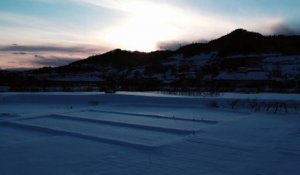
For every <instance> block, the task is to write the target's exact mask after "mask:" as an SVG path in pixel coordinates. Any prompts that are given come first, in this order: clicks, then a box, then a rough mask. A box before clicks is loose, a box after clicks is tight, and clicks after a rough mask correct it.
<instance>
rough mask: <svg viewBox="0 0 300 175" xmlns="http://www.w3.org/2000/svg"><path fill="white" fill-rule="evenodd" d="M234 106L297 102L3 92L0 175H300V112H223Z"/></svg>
mask: <svg viewBox="0 0 300 175" xmlns="http://www.w3.org/2000/svg"><path fill="white" fill-rule="evenodd" d="M235 99H239V100H251V99H252V100H257V101H265V100H267V101H280V102H288V101H291V100H292V101H295V102H299V99H300V95H299V94H274V93H262V94H239V93H224V94H221V95H220V96H216V97H203V96H200V97H187V96H171V95H163V94H161V93H159V92H148V93H141V92H139V93H138V92H130V93H129V92H119V93H117V94H103V93H96V92H93V93H2V94H0V155H1V156H0V174H1V175H19V174H30V175H35V174H45V175H48V174H49V175H50V174H78V175H81V174H91V175H93V174H149V175H150V174H195V175H198V174H204V175H211V174H218V175H227V174H228V175H240V174H245V175H253V174H261V175H263V174H272V175H281V174H288V175H298V174H300V167H299V164H300V148H299V145H300V118H299V114H298V113H297V112H295V111H292V110H289V111H288V113H286V112H281V113H277V114H273V113H271V112H267V111H260V112H254V111H252V110H246V109H239V108H236V109H231V108H228V107H226V105H224V104H226V103H228V102H230V101H232V100H235ZM212 100H213V101H216V102H218V103H219V104H220V105H221V107H219V108H212V107H209V105H208V103H209V102H211V101H212ZM222 105H224V106H222Z"/></svg>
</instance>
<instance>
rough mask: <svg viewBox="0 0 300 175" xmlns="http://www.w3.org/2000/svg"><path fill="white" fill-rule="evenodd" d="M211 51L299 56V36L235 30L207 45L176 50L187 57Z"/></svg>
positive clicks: (199, 44)
mask: <svg viewBox="0 0 300 175" xmlns="http://www.w3.org/2000/svg"><path fill="white" fill-rule="evenodd" d="M211 51H217V52H218V54H219V56H230V55H236V54H242V55H245V54H264V53H282V54H299V53H300V36H284V35H276V36H263V35H261V34H259V33H255V32H249V31H246V30H244V29H237V30H235V31H233V32H231V33H229V34H228V35H225V36H223V37H221V38H219V39H216V40H212V41H210V42H208V43H205V44H203V43H197V44H191V45H187V46H184V47H182V48H180V49H178V50H177V52H179V53H180V52H182V53H183V54H184V55H186V56H188V57H189V56H193V55H196V54H199V53H202V52H211Z"/></svg>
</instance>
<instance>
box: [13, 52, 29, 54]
mask: <svg viewBox="0 0 300 175" xmlns="http://www.w3.org/2000/svg"><path fill="white" fill-rule="evenodd" d="M12 54H14V55H26V54H27V53H26V52H13V53H12Z"/></svg>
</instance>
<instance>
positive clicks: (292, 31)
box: [271, 23, 300, 35]
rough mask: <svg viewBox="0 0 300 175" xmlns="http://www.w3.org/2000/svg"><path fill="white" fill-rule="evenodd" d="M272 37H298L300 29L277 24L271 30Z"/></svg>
mask: <svg viewBox="0 0 300 175" xmlns="http://www.w3.org/2000/svg"><path fill="white" fill-rule="evenodd" d="M271 30H272V31H273V34H274V35H299V34H300V28H295V27H291V26H290V25H288V24H286V23H279V24H277V25H275V26H273V28H272V29H271Z"/></svg>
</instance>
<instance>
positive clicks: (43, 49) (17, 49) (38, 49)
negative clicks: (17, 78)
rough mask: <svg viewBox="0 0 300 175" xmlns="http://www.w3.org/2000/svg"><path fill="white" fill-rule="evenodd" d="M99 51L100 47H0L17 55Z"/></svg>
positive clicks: (1, 49)
mask: <svg viewBox="0 0 300 175" xmlns="http://www.w3.org/2000/svg"><path fill="white" fill-rule="evenodd" d="M97 50H102V49H101V48H100V47H99V48H96V47H95V46H93V47H92V46H84V45H81V46H69V47H67V46H55V45H40V46H35V45H17V44H13V45H9V46H2V47H0V51H13V52H15V53H16V54H20V53H23V54H24V52H68V53H73V52H84V53H88V52H91V53H93V52H96V51H97Z"/></svg>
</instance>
